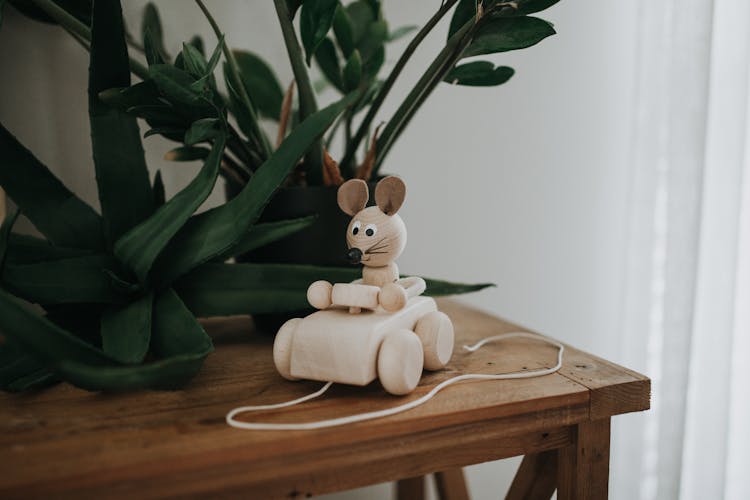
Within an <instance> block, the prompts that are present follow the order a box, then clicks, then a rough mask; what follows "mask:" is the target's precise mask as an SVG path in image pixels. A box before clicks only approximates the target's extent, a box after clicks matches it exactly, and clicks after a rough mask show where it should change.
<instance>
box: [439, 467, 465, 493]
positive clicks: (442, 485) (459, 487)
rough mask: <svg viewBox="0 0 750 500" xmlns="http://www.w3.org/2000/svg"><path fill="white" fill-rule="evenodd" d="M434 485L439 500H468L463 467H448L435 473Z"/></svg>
mask: <svg viewBox="0 0 750 500" xmlns="http://www.w3.org/2000/svg"><path fill="white" fill-rule="evenodd" d="M435 485H436V486H437V490H438V498H440V500H469V490H468V489H467V488H466V479H464V471H463V469H450V470H444V471H442V472H436V473H435Z"/></svg>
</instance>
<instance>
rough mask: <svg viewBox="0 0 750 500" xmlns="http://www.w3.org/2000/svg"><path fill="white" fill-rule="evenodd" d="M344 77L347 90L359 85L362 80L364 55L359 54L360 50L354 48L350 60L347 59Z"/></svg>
mask: <svg viewBox="0 0 750 500" xmlns="http://www.w3.org/2000/svg"><path fill="white" fill-rule="evenodd" d="M343 77H344V81H343V83H344V90H345V91H346V92H351V91H353V90H355V89H357V88H358V87H359V84H360V82H361V81H362V57H361V56H360V55H359V50H357V49H354V52H352V55H351V56H349V60H348V61H346V66H344V71H343Z"/></svg>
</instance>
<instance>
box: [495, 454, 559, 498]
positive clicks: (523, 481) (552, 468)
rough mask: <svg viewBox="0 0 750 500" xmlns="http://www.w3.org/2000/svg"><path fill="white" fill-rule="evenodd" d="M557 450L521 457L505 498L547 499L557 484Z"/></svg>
mask: <svg viewBox="0 0 750 500" xmlns="http://www.w3.org/2000/svg"><path fill="white" fill-rule="evenodd" d="M557 453H558V452H557V450H548V451H543V452H541V453H534V454H532V455H526V456H525V457H523V462H521V465H520V466H519V467H518V472H516V477H514V478H513V483H512V484H511V485H510V489H509V490H508V494H507V495H506V496H505V500H549V499H550V498H551V497H552V494H553V493H554V492H555V487H556V486H557Z"/></svg>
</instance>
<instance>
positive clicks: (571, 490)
mask: <svg viewBox="0 0 750 500" xmlns="http://www.w3.org/2000/svg"><path fill="white" fill-rule="evenodd" d="M609 421H610V419H609V418H605V419H601V420H594V421H593V422H584V423H581V424H578V431H577V437H576V442H575V443H574V444H572V445H570V446H566V447H564V448H560V450H558V453H559V454H558V472H557V498H558V500H601V499H606V498H607V493H608V487H609V423H610V422H609Z"/></svg>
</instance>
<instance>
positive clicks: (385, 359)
mask: <svg viewBox="0 0 750 500" xmlns="http://www.w3.org/2000/svg"><path fill="white" fill-rule="evenodd" d="M341 305H344V306H345V304H341ZM452 354H453V324H452V323H451V320H450V318H448V316H447V315H446V314H444V313H442V312H440V311H438V310H437V305H436V304H435V301H434V300H433V299H432V298H430V297H422V296H418V297H412V298H411V299H409V300H408V302H407V303H406V305H405V306H404V307H403V308H402V309H400V310H398V311H395V312H388V311H386V310H385V309H382V308H378V309H376V310H374V311H368V312H364V313H362V314H350V313H349V311H348V309H347V308H346V307H344V308H334V309H327V310H324V311H318V312H315V313H313V314H311V315H310V316H307V317H306V318H294V319H291V320H289V321H287V322H286V323H285V324H284V325H283V326H282V327H281V329H280V330H279V332H278V333H277V335H276V340H275V342H274V345H273V359H274V363H275V365H276V369H277V370H278V371H279V373H280V374H281V375H282V376H283V377H285V378H287V379H289V380H296V379H309V380H320V381H326V382H327V381H333V382H340V383H344V384H351V385H360V386H364V385H367V384H369V383H370V382H372V381H374V380H375V379H376V378H378V379H380V382H381V383H382V385H383V387H384V388H385V390H386V391H388V392H389V393H391V394H408V393H410V392H411V391H413V390H414V388H416V387H417V384H418V383H419V379H420V377H421V375H422V369H423V368H426V369H428V370H439V369H441V368H443V367H444V366H445V365H446V363H447V362H448V361H449V360H450V358H451V355H452Z"/></svg>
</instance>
